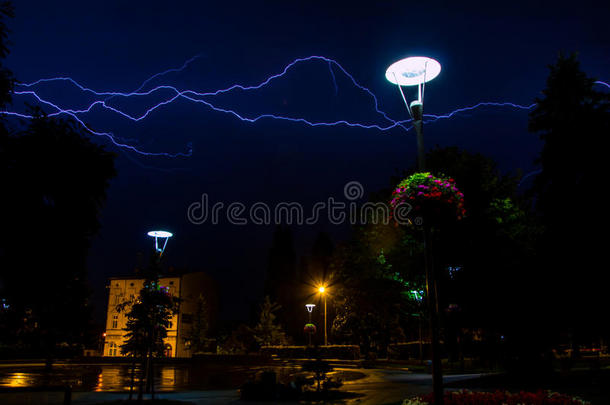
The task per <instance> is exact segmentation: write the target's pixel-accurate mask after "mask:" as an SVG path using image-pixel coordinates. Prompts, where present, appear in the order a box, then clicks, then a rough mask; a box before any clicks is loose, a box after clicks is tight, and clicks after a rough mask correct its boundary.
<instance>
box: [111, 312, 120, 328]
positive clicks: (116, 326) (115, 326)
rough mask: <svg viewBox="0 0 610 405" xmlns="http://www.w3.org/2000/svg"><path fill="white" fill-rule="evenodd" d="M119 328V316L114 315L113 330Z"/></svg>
mask: <svg viewBox="0 0 610 405" xmlns="http://www.w3.org/2000/svg"><path fill="white" fill-rule="evenodd" d="M118 327H119V316H118V315H112V329H116V328H118Z"/></svg>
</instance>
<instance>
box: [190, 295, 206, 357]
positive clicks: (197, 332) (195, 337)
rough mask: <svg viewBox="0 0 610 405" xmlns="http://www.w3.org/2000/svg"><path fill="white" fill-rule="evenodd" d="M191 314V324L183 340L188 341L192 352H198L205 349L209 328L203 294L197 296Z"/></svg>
mask: <svg viewBox="0 0 610 405" xmlns="http://www.w3.org/2000/svg"><path fill="white" fill-rule="evenodd" d="M193 315H194V316H193V324H192V326H191V328H190V329H189V330H188V332H187V333H186V335H185V336H184V340H185V341H188V342H189V343H190V347H191V350H192V353H198V352H203V351H204V350H205V349H206V347H207V344H208V332H209V329H210V308H209V306H208V303H207V301H206V299H205V298H204V297H203V294H199V296H198V297H197V302H196V306H195V313H194V314H193Z"/></svg>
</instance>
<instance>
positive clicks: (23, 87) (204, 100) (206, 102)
mask: <svg viewBox="0 0 610 405" xmlns="http://www.w3.org/2000/svg"><path fill="white" fill-rule="evenodd" d="M197 58H198V56H195V57H193V58H191V59H189V60H187V61H186V62H185V63H184V64H183V65H182V66H181V67H179V68H172V69H168V70H165V71H163V72H160V73H156V74H154V75H153V76H151V77H149V78H148V79H146V80H145V81H144V82H142V84H141V85H140V86H139V87H138V88H137V89H135V90H133V91H130V92H120V91H97V90H94V89H92V88H89V87H86V86H84V85H82V84H80V83H78V82H77V81H76V80H74V79H72V78H70V77H53V78H45V79H39V80H36V81H34V82H31V83H18V84H17V90H14V91H13V94H14V95H16V96H24V97H27V96H29V97H33V98H34V99H35V100H36V101H37V102H38V103H39V104H40V105H43V106H47V107H50V108H51V109H52V112H50V113H48V116H58V115H68V116H69V117H71V118H73V119H74V120H75V121H77V122H78V123H79V124H80V125H82V126H83V127H84V128H85V129H86V130H87V131H89V132H91V133H92V134H94V135H97V136H103V137H106V138H108V139H109V140H110V142H112V143H113V144H114V145H115V146H116V147H118V148H121V149H124V150H128V151H131V152H135V153H137V154H141V155H146V156H165V157H187V156H191V155H192V150H191V149H190V147H189V150H188V151H187V152H181V153H166V152H148V151H144V150H141V149H139V148H137V147H136V146H134V145H131V144H128V143H126V142H124V141H119V140H118V139H119V138H118V137H117V136H115V135H114V134H113V133H112V132H104V131H96V130H94V129H92V128H91V127H90V126H88V125H87V124H85V122H84V121H83V120H82V119H81V118H80V117H79V116H81V115H84V114H87V113H90V112H91V111H93V110H94V109H95V108H101V109H104V110H107V111H109V112H111V113H114V114H117V115H119V116H121V117H123V118H125V119H128V120H130V121H133V122H140V121H142V120H144V119H146V118H147V117H149V116H150V114H151V113H153V112H154V111H156V110H157V109H160V108H162V107H164V106H166V105H169V104H171V103H173V102H174V101H176V100H178V99H184V100H188V101H190V102H193V103H197V104H201V105H203V106H205V107H207V108H209V109H211V110H212V111H215V112H220V113H225V114H229V115H231V116H233V117H235V118H237V119H239V120H241V121H244V122H248V123H255V122H257V121H259V120H263V119H274V120H283V121H290V122H295V123H301V124H305V125H308V126H311V127H320V126H337V125H343V126H347V127H352V128H362V129H374V130H378V131H382V132H386V131H389V130H392V129H394V128H397V127H401V128H403V129H404V130H407V131H408V130H409V129H410V128H411V127H410V126H408V125H409V123H410V121H411V120H410V119H409V120H401V121H397V120H394V119H392V118H390V117H389V116H388V114H387V113H385V112H384V111H382V110H381V109H380V108H379V101H378V99H377V97H376V96H375V94H374V93H373V92H372V91H371V90H369V89H368V88H366V87H365V86H363V85H361V84H360V83H358V82H357V81H356V79H355V78H354V77H353V76H352V75H351V74H350V73H348V71H347V70H346V69H344V68H343V67H342V66H341V65H340V64H339V63H338V62H337V61H335V60H333V59H330V58H326V57H324V56H315V55H314V56H309V57H306V58H298V59H295V60H294V61H292V62H291V63H289V64H288V65H286V66H285V67H284V69H283V70H282V71H280V72H279V73H276V74H273V75H271V76H269V77H268V78H267V79H265V80H263V81H262V82H260V83H258V84H255V85H249V86H246V85H242V84H233V85H231V86H229V87H226V88H223V89H219V90H215V91H208V92H199V91H195V90H191V89H187V90H179V89H177V88H176V87H174V86H170V85H166V84H162V85H158V86H156V87H153V88H151V89H149V90H144V88H146V86H147V85H148V84H150V83H151V82H152V81H153V80H155V79H157V78H159V77H161V76H164V75H166V74H168V73H177V72H182V71H183V70H184V69H186V68H187V67H188V65H189V64H190V63H192V62H193V61H194V60H196V59H197ZM311 61H321V62H324V63H326V64H327V65H328V69H329V72H330V76H331V79H332V83H333V85H334V90H335V95H337V94H338V91H339V88H338V85H337V80H336V75H335V69H337V70H338V71H339V72H341V73H343V74H344V75H345V77H347V78H348V79H349V81H350V82H351V83H352V85H353V86H355V87H356V88H357V89H359V90H361V91H362V92H364V93H366V94H367V95H368V96H370V97H371V98H372V101H373V106H374V110H375V112H376V113H377V114H379V115H380V116H381V118H383V120H384V122H385V124H377V123H363V122H351V121H347V120H338V121H332V122H323V121H312V120H308V119H306V118H300V117H287V116H283V115H278V114H271V113H266V114H260V115H256V116H252V117H248V116H246V115H245V114H243V113H240V112H238V111H236V110H234V109H230V108H223V107H219V106H217V105H215V104H214V103H212V101H210V99H213V98H214V97H215V96H218V95H221V94H228V93H232V92H235V91H243V92H247V91H255V90H259V89H262V88H263V87H265V86H267V85H269V84H270V83H272V82H273V81H275V80H277V79H280V78H282V77H284V76H285V75H286V74H287V73H288V71H289V70H290V69H291V68H293V67H294V66H295V65H297V64H301V63H305V62H311ZM62 81H63V82H67V83H70V84H72V85H74V86H75V87H76V88H77V89H79V90H80V91H82V92H84V93H88V94H90V95H91V96H94V98H95V100H94V101H92V102H91V103H90V104H89V105H88V106H87V107H85V108H80V109H74V108H63V107H61V106H59V105H58V104H57V103H54V102H52V101H50V100H47V99H44V98H42V97H41V96H40V95H39V94H38V93H37V92H36V91H35V89H36V87H37V86H38V85H40V84H42V83H48V82H62ZM595 84H599V85H604V86H606V87H609V88H610V85H608V83H605V82H601V81H596V82H595ZM161 91H169V92H170V93H171V94H170V95H169V97H167V98H166V99H164V100H163V101H161V102H158V103H157V104H155V105H153V106H151V107H149V108H148V109H147V110H145V111H144V112H143V113H141V114H139V115H134V114H129V113H127V112H125V111H123V110H121V109H119V108H117V107H114V106H112V105H109V104H108V102H109V101H110V100H111V99H113V98H116V97H122V98H130V97H138V98H145V97H147V96H151V95H153V94H155V93H158V92H161ZM535 105H536V104H531V105H519V104H515V103H511V102H482V103H478V104H476V105H473V106H469V107H462V108H458V109H456V110H454V111H451V112H449V113H447V114H443V115H433V114H426V115H425V117H426V122H428V123H432V122H436V121H438V120H443V119H450V118H452V117H454V116H455V115H457V114H460V113H462V112H466V111H472V110H476V109H478V108H480V107H507V108H513V109H521V110H531V109H532V108H534V107H535ZM0 114H1V115H5V116H13V117H19V118H25V119H32V118H34V117H33V116H32V115H30V114H25V113H20V112H15V111H0Z"/></svg>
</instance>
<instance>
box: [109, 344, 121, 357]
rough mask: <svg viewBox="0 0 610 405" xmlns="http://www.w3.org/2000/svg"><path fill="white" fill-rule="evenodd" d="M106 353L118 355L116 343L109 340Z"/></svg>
mask: <svg viewBox="0 0 610 405" xmlns="http://www.w3.org/2000/svg"><path fill="white" fill-rule="evenodd" d="M108 346H109V348H108V355H109V356H118V353H119V352H118V345H117V344H116V343H114V342H110V345H108Z"/></svg>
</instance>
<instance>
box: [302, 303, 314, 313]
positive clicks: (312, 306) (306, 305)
mask: <svg viewBox="0 0 610 405" xmlns="http://www.w3.org/2000/svg"><path fill="white" fill-rule="evenodd" d="M315 306H316V304H305V308H307V312H309V313H310V314H311V312H312V311H313V309H314V308H315Z"/></svg>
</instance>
